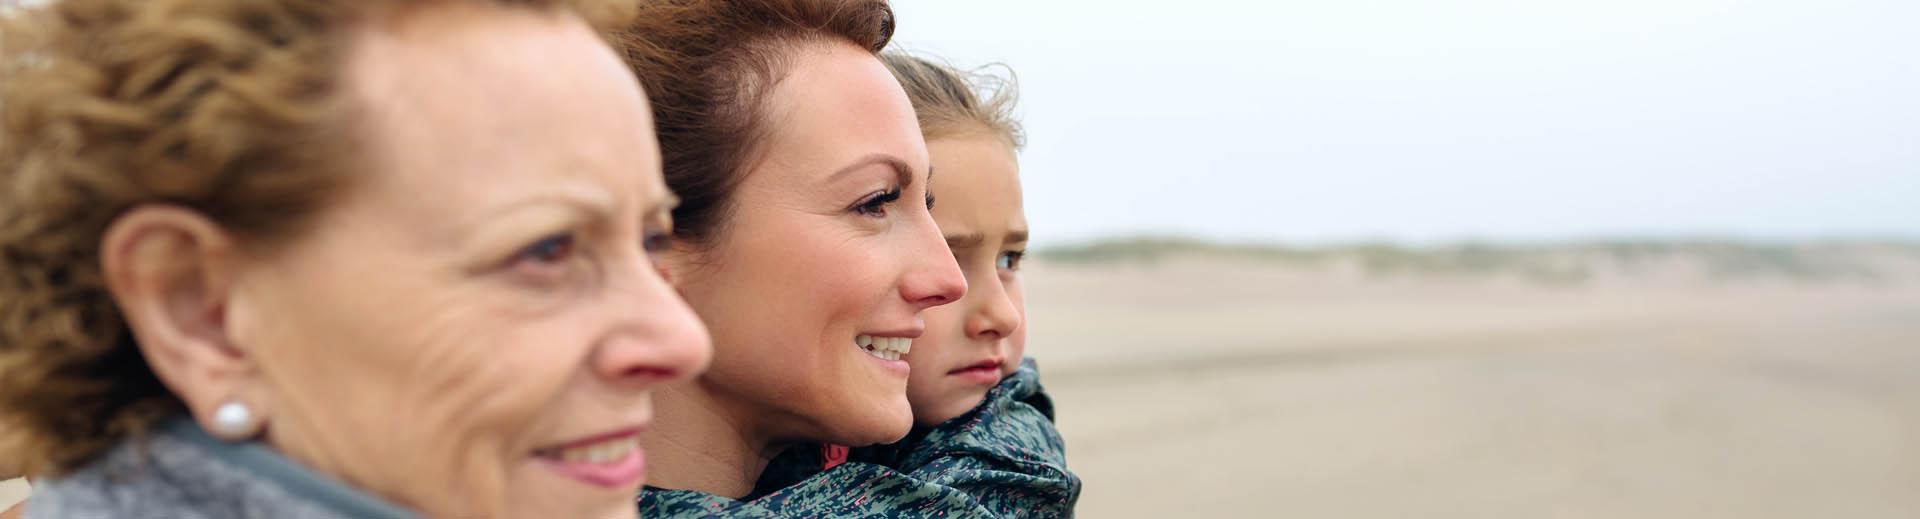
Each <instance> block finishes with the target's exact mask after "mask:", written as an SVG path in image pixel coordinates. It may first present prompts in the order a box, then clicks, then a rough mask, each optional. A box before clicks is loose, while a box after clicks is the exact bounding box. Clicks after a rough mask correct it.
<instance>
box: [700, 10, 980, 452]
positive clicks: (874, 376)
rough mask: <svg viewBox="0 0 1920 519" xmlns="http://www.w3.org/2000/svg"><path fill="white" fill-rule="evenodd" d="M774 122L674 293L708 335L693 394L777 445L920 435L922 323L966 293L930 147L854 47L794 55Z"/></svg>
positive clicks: (876, 69)
mask: <svg viewBox="0 0 1920 519" xmlns="http://www.w3.org/2000/svg"><path fill="white" fill-rule="evenodd" d="M797 54H798V55H797V56H795V57H794V63H793V72H792V73H791V75H789V76H788V77H786V78H785V79H784V80H783V81H781V82H780V83H779V85H778V86H776V87H774V89H773V91H772V92H771V93H770V94H769V96H768V107H767V112H768V115H767V117H769V118H770V119H771V120H772V121H776V123H775V124H774V125H773V129H772V131H771V132H770V135H769V136H768V138H767V140H766V142H765V149H764V151H763V157H764V158H762V159H761V160H760V161H759V162H758V163H756V164H754V165H752V166H750V167H749V168H748V171H747V173H746V177H745V178H744V179H742V180H741V183H740V185H739V187H738V188H736V191H735V192H734V194H733V195H732V199H731V200H730V201H729V206H730V207H731V209H730V212H729V213H728V214H727V216H726V217H725V218H724V223H722V224H721V227H720V229H719V230H718V233H717V234H716V236H715V238H713V239H714V243H709V244H700V245H695V246H692V247H690V248H689V250H686V251H685V252H684V253H682V252H676V253H675V254H674V258H675V259H674V260H673V262H672V264H671V266H670V267H669V269H668V270H669V272H671V273H672V275H673V277H674V280H675V284H676V286H678V288H679V289H680V292H681V293H682V294H684V295H685V296H686V298H687V301H688V303H690V304H692V305H693V307H694V311H695V312H696V313H698V314H699V315H700V317H701V318H702V319H703V320H704V321H705V322H706V323H707V326H708V327H709V328H710V329H711V330H712V331H713V337H714V357H713V366H712V368H711V369H710V370H708V371H707V373H706V375H704V376H702V377H700V378H699V379H698V380H697V381H696V383H698V384H700V385H702V386H703V387H704V388H705V389H706V390H707V393H709V394H712V395H715V396H716V400H717V401H718V402H719V405H721V406H724V407H726V409H725V410H724V412H726V413H727V414H729V415H730V418H731V419H733V420H736V421H738V422H742V425H740V427H742V428H744V429H750V430H754V431H756V432H758V433H759V434H765V435H768V436H769V437H771V439H773V440H775V441H782V440H795V441H799V440H807V441H825V442H833V443H839V444H846V445H870V444H875V443H886V442H891V441H894V440H897V439H899V438H900V437H902V436H905V435H906V433H907V431H908V429H910V428H911V426H912V410H911V408H910V407H909V406H908V404H907V398H906V394H907V370H908V367H907V363H906V362H905V361H902V360H899V358H898V352H899V351H902V350H906V349H907V348H909V347H910V343H911V342H912V341H913V340H914V339H916V338H919V337H920V336H921V333H922V330H923V329H924V328H925V324H924V323H923V322H922V321H921V314H922V312H923V311H925V310H926V309H928V308H931V307H934V306H938V305H943V304H947V303H950V302H953V301H955V300H957V299H959V298H960V297H961V295H962V294H964V293H965V292H966V282H965V280H964V279H963V278H962V277H961V275H960V269H959V268H958V267H957V266H955V265H954V263H953V260H952V259H951V256H950V255H948V254H947V252H946V246H945V245H944V244H943V243H942V242H941V239H940V229H939V228H938V227H936V226H935V224H934V221H933V216H932V214H930V213H929V211H928V209H927V205H928V195H927V177H928V175H929V172H928V164H927V148H926V143H925V141H923V140H922V138H921V137H920V127H919V124H918V123H917V122H915V120H914V115H913V107H912V105H911V104H909V103H908V101H907V97H906V92H904V91H902V90H901V88H900V85H899V83H897V82H895V81H894V80H893V76H892V75H891V74H889V73H888V72H887V70H886V68H885V67H883V66H882V65H881V64H880V60H879V59H878V58H875V57H874V56H873V54H872V53H870V52H867V51H865V50H862V49H859V48H857V47H854V46H852V45H845V44H832V45H818V46H814V47H810V48H804V49H801V50H799V51H797Z"/></svg>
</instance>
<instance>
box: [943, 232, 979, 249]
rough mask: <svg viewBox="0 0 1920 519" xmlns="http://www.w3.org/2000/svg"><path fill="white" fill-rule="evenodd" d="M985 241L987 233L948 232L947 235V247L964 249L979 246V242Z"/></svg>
mask: <svg viewBox="0 0 1920 519" xmlns="http://www.w3.org/2000/svg"><path fill="white" fill-rule="evenodd" d="M985 241H987V235H985V234H981V233H977V232H970V233H966V234H949V235H947V248H949V249H966V248H972V247H978V246H980V243H981V242H985Z"/></svg>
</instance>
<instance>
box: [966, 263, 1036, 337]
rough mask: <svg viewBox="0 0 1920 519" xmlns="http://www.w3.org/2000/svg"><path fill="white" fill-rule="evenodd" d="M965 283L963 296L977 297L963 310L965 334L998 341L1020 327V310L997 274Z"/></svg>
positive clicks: (1021, 318) (970, 298)
mask: <svg viewBox="0 0 1920 519" xmlns="http://www.w3.org/2000/svg"><path fill="white" fill-rule="evenodd" d="M989 277H990V278H991V279H988V280H987V281H985V282H981V283H972V284H969V285H968V292H967V298H968V299H969V300H972V299H978V300H979V302H978V303H975V304H973V307H972V308H969V309H968V311H967V320H966V327H967V336H968V337H972V338H975V339H979V340H989V341H991V340H999V339H1004V338H1006V337H1008V336H1011V335H1013V332H1014V331H1015V330H1019V329H1020V325H1021V321H1022V320H1023V319H1024V318H1023V317H1022V316H1021V315H1020V309H1019V308H1018V307H1016V306H1015V305H1014V304H1013V298H1012V297H1010V296H1009V295H1008V292H1007V286H1006V284H1005V283H1002V282H1001V281H1000V279H999V278H998V277H994V276H989Z"/></svg>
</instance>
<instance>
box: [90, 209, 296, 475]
mask: <svg viewBox="0 0 1920 519" xmlns="http://www.w3.org/2000/svg"><path fill="white" fill-rule="evenodd" d="M237 252H238V251H237V250H236V248H235V243H234V240H233V238H232V236H230V235H229V234H228V233H227V232H226V231H225V230H224V229H222V228H221V227H220V226H219V225H217V224H215V223H213V221H212V220H209V219H207V217H205V216H203V215H201V214H200V213H198V212H195V211H192V210H189V209H185V208H181V207H174V206H164V205H149V206H141V207H136V208H134V209H132V210H130V211H128V212H127V213H126V214H123V215H121V216H120V217H119V218H117V219H115V220H114V222H113V223H112V224H111V225H109V226H108V227H107V232H106V234H105V235H103V236H102V237H101V243H100V260H101V268H102V271H103V273H104V274H105V277H106V283H107V289H108V291H109V292H111V293H112V294H113V299H114V302H115V303H117V304H118V306H119V309H120V315H121V318H122V319H124V320H125V321H126V323H127V326H128V327H129V328H130V329H131V330H132V332H133V336H134V340H135V342H136V343H137V344H138V347H139V348H140V353H141V355H142V356H144V357H145V358H146V360H147V364H148V365H149V366H150V367H151V368H152V369H153V372H154V374H155V375H156V376H158V377H159V378H160V381H161V382H162V383H164V384H166V386H167V388H168V389H171V390H173V393H174V394H175V395H177V396H179V397H180V399H181V400H182V401H184V402H186V404H187V408H188V409H190V410H191V411H192V412H193V416H194V419H195V420H196V421H198V422H199V423H200V425H201V427H202V428H205V429H206V430H208V431H210V432H214V433H215V434H216V435H220V436H223V437H226V438H227V439H230V440H240V439H245V437H250V436H253V435H254V434H257V432H258V425H259V420H260V418H259V417H263V416H265V406H266V402H265V401H264V399H263V398H262V397H263V395H261V394H259V392H257V391H254V387H255V386H256V384H255V375H256V373H257V371H256V369H255V366H254V364H253V362H252V359H250V358H249V357H248V355H247V354H246V352H245V351H243V350H242V349H240V348H238V347H237V346H236V345H235V344H234V343H233V342H232V340H231V335H230V334H228V326H227V310H228V302H229V299H230V297H231V293H232V291H231V288H232V286H233V282H234V278H235V275H236V272H235V270H236V266H237V262H238V260H239V254H238V253H237ZM235 403H238V404H242V405H244V406H246V408H247V409H248V410H249V411H251V413H248V414H250V416H251V418H250V419H249V421H248V422H247V425H248V426H249V427H248V428H247V431H243V432H244V434H241V433H236V432H234V427H233V424H232V423H231V421H230V420H229V422H228V423H226V424H225V425H226V426H225V427H222V426H221V425H222V423H221V422H220V421H216V420H215V417H216V411H217V410H218V409H220V408H221V406H223V405H227V404H235Z"/></svg>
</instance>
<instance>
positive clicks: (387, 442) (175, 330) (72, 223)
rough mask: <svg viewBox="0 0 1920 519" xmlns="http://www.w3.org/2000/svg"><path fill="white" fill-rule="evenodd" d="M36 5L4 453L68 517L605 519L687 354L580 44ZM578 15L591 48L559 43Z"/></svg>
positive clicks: (448, 15)
mask: <svg viewBox="0 0 1920 519" xmlns="http://www.w3.org/2000/svg"><path fill="white" fill-rule="evenodd" d="M623 4H624V2H618V1H614V0H608V1H605V2H581V3H580V4H579V5H577V6H568V5H560V2H559V1H557V0H556V1H553V2H544V1H540V0H511V1H509V0H494V1H489V0H451V1H423V0H411V1H410V0H384V1H372V0H369V1H357V2H334V1H321V0H191V1H189V0H58V1H55V2H49V3H46V4H43V5H42V6H40V7H37V8H31V9H29V10H26V11H21V12H14V13H12V14H11V15H10V16H13V17H14V18H12V19H9V20H7V23H10V24H12V23H15V22H19V23H18V24H17V25H15V26H14V27H10V28H8V29H7V30H6V35H7V36H8V37H9V38H16V37H21V36H23V35H29V34H30V35H31V36H32V37H31V38H26V39H25V40H24V41H25V42H24V43H19V44H16V43H15V42H20V41H23V40H10V41H9V45H8V46H7V47H6V48H5V49H4V54H3V55H0V56H3V57H4V61H0V67H4V69H0V78H4V79H0V81H4V83H0V121H4V127H3V128H0V273H4V274H0V445H6V446H9V448H10V449H12V450H10V451H9V452H8V455H9V456H28V458H27V459H25V460H24V461H25V462H26V463H27V466H26V467H23V468H24V469H25V470H26V472H27V473H28V474H30V475H34V476H36V479H35V481H34V482H35V485H36V487H37V488H36V489H35V490H36V494H35V495H34V496H33V498H32V502H31V503H29V504H28V508H27V514H28V515H29V516H30V517H35V518H65V517H196V518H216V519H217V518H233V517H298V518H379V517H411V516H414V515H415V514H418V515H424V516H435V517H596V518H598V517H633V516H634V509H633V505H632V501H631V499H632V496H633V493H634V492H636V491H637V490H638V489H639V487H640V486H641V484H642V478H643V470H644V467H645V461H644V456H643V454H642V453H641V451H640V450H638V449H637V448H636V444H637V441H638V440H637V434H638V433H639V431H641V430H644V429H645V428H646V427H647V426H648V425H649V422H650V419H651V413H650V407H649V394H650V393H651V392H652V391H654V390H655V388H657V387H659V386H660V385H661V384H663V383H666V382H671V381H675V380H679V379H683V378H686V377H689V376H691V375H692V374H694V373H697V372H698V371H700V370H701V369H702V367H703V366H704V364H705V362H706V360H707V357H708V355H709V351H708V344H707V336H706V334H705V331H704V330H703V329H702V328H701V326H700V324H699V322H698V321H697V319H696V318H695V317H694V316H693V315H692V313H691V312H690V311H689V309H688V308H687V307H686V306H685V304H684V303H683V302H681V301H680V300H679V299H678V298H677V297H675V296H674V294H673V291H672V289H671V287H670V286H669V285H668V284H667V283H666V281H665V280H664V279H663V278H661V277H660V275H659V274H658V272H657V271H656V269H655V266H654V263H653V260H654V255H655V254H656V253H658V252H661V251H662V250H663V249H664V247H665V244H666V242H667V238H668V236H669V233H670V232H671V231H670V223H671V218H670V214H669V211H670V210H671V208H672V206H673V204H674V201H673V198H672V195H671V194H670V193H669V192H668V191H667V189H666V186H665V185H664V183H663V181H662V178H661V176H660V173H659V170H658V169H657V167H658V166H657V165H658V163H659V155H658V151H657V147H656V146H657V145H656V141H655V138H654V134H653V132H652V126H651V122H650V111H649V109H648V105H647V102H646V98H645V95H644V94H643V93H642V92H641V90H640V89H639V87H638V86H637V84H636V82H635V81H634V79H633V76H632V75H631V74H630V73H629V72H628V71H627V70H626V68H625V66H624V65H623V64H622V63H621V61H620V60H619V59H618V57H617V56H615V55H614V53H612V52H610V50H609V49H608V48H607V46H606V44H605V41H604V40H603V39H602V36H601V33H600V32H599V31H597V30H596V29H595V28H594V27H593V25H592V24H590V22H589V20H597V21H598V22H599V23H600V25H602V26H606V25H608V24H612V23H621V22H623V21H624V19H625V18H624V17H622V16H621V15H622V14H631V5H623ZM583 15H585V16H583Z"/></svg>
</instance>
